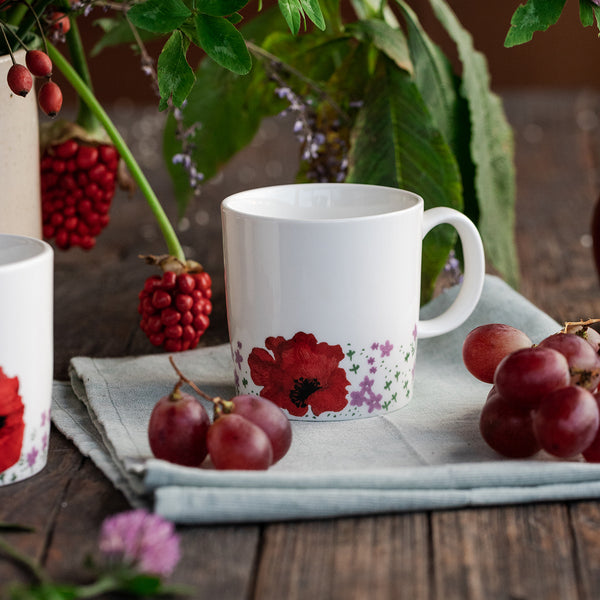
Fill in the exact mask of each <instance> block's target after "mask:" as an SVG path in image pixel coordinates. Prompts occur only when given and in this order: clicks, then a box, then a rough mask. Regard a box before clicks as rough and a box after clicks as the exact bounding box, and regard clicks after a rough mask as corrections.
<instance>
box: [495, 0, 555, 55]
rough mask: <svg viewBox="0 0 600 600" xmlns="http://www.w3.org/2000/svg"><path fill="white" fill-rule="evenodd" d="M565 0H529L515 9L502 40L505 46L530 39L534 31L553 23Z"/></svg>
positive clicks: (515, 44) (544, 29) (544, 28)
mask: <svg viewBox="0 0 600 600" xmlns="http://www.w3.org/2000/svg"><path fill="white" fill-rule="evenodd" d="M565 2H566V0H529V1H528V2H527V4H521V5H520V6H519V7H518V8H517V10H515V12H514V14H513V16H512V19H511V21H510V29H509V30H508V33H507V35H506V39H505V40H504V45H505V46H506V47H507V48H510V47H512V46H517V45H518V44H524V43H526V42H529V41H531V39H532V38H533V34H534V33H535V32H536V31H546V29H548V27H550V26H551V25H554V24H555V23H556V22H557V21H558V19H559V17H560V15H561V13H562V10H563V8H564V6H565Z"/></svg>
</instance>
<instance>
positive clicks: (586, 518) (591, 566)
mask: <svg viewBox="0 0 600 600" xmlns="http://www.w3.org/2000/svg"><path fill="white" fill-rule="evenodd" d="M570 513H571V523H572V529H573V536H574V539H575V557H576V560H577V563H576V565H575V567H576V574H577V579H578V582H579V591H580V597H581V600H595V599H596V598H598V597H600V504H598V502H578V503H575V504H573V505H572V506H571V507H570Z"/></svg>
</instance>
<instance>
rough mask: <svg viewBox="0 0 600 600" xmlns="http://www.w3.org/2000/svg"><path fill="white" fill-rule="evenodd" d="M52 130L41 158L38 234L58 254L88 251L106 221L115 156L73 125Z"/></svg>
mask: <svg viewBox="0 0 600 600" xmlns="http://www.w3.org/2000/svg"><path fill="white" fill-rule="evenodd" d="M56 125H57V127H54V128H49V129H48V130H46V131H45V136H47V137H49V139H50V141H48V142H46V143H45V144H43V151H42V158H41V185H42V222H43V234H44V237H45V238H46V239H47V240H52V239H54V240H55V243H56V245H57V246H58V247H59V248H61V249H62V250H66V249H68V248H71V247H72V246H79V247H81V248H83V249H84V250H89V249H90V248H92V247H93V246H94V245H95V243H96V237H97V236H98V235H99V234H100V232H101V231H102V230H103V229H104V228H105V227H106V226H107V225H108V223H109V220H110V217H109V210H110V206H111V203H112V200H113V197H114V194H115V189H116V184H117V181H118V166H119V154H118V152H117V150H116V148H115V147H114V146H112V145H110V144H104V143H99V142H98V141H95V140H93V139H91V138H89V136H88V137H87V138H86V133H85V132H84V131H83V130H80V129H79V128H77V127H76V126H74V125H73V124H72V123H57V124H56Z"/></svg>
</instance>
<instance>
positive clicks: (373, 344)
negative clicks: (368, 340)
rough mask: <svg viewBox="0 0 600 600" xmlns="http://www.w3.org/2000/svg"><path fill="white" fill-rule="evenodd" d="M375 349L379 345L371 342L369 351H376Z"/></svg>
mask: <svg viewBox="0 0 600 600" xmlns="http://www.w3.org/2000/svg"><path fill="white" fill-rule="evenodd" d="M377 348H379V344H378V343H377V342H373V343H372V344H371V350H377Z"/></svg>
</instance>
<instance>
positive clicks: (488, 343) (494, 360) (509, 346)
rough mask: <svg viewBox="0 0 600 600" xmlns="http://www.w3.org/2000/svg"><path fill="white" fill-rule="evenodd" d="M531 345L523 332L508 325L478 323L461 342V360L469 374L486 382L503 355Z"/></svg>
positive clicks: (491, 380)
mask: <svg viewBox="0 0 600 600" xmlns="http://www.w3.org/2000/svg"><path fill="white" fill-rule="evenodd" d="M531 345H532V342H531V340H530V339H529V337H527V335H526V334H525V333H523V332H522V331H521V330H519V329H516V328H515V327H511V326H510V325H504V324H502V323H490V324H488V325H480V326H479V327H476V328H475V329H473V330H472V331H471V332H470V333H469V334H468V335H467V337H466V338H465V341H464V342H463V348H462V354H463V361H464V363H465V366H466V367H467V369H468V371H469V372H470V373H471V375H474V376H475V377H477V379H480V380H481V381H485V382H486V383H492V382H493V381H494V372H495V371H496V367H497V366H498V364H499V363H500V361H501V360H502V359H503V358H504V357H505V356H507V355H508V354H510V353H511V352H514V351H515V350H519V349H520V348H528V347H530V346H531Z"/></svg>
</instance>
